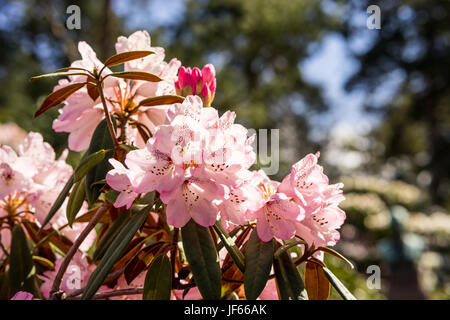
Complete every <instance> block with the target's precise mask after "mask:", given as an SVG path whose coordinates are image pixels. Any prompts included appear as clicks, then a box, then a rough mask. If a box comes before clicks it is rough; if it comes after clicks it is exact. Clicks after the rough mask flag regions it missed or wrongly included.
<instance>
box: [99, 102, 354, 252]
mask: <svg viewBox="0 0 450 320" xmlns="http://www.w3.org/2000/svg"><path fill="white" fill-rule="evenodd" d="M234 119H235V114H234V113H233V112H230V111H227V112H225V113H224V114H223V115H222V116H221V117H219V115H218V111H217V110H216V109H214V108H212V107H211V108H203V106H202V100H201V99H200V98H199V97H198V96H188V97H187V98H186V99H185V101H184V102H183V103H182V104H174V105H172V106H171V107H170V108H169V109H168V112H167V123H168V124H164V125H160V126H158V127H156V129H155V132H154V135H153V137H152V138H151V139H149V140H148V142H147V144H146V146H145V148H142V149H138V150H134V151H131V152H129V153H128V154H127V157H126V160H125V165H124V164H122V163H120V162H118V161H116V160H111V164H112V165H113V166H114V169H113V170H111V171H110V172H109V173H108V175H107V177H106V181H107V182H108V184H109V185H110V186H111V187H112V188H113V189H115V190H117V191H120V195H119V196H118V198H117V200H116V203H115V206H116V207H121V206H127V208H129V207H130V206H131V205H132V203H133V201H134V199H135V198H136V197H137V196H138V195H139V194H144V193H147V192H152V191H155V190H156V191H158V192H159V193H160V198H161V200H162V201H163V202H164V203H165V204H166V205H167V207H166V214H167V222H168V223H169V224H170V225H173V226H174V227H183V226H184V225H185V224H186V223H187V222H188V221H189V219H190V218H192V219H194V221H196V222H197V223H198V224H200V225H202V226H211V225H213V224H214V223H215V222H216V221H217V219H219V218H221V219H222V221H223V222H224V223H225V224H232V225H245V224H248V223H249V222H256V223H257V231H258V235H259V236H260V238H261V239H262V240H263V241H269V240H270V239H272V238H277V239H281V240H286V239H290V238H292V237H294V236H295V235H298V236H299V237H302V238H303V239H305V240H306V241H307V242H308V243H309V244H315V245H316V246H320V245H334V244H335V243H336V241H338V239H339V232H338V231H336V229H338V228H339V227H340V226H341V225H342V223H343V221H344V219H345V213H344V212H343V211H342V210H341V209H339V208H338V204H339V203H340V202H341V201H342V200H343V199H344V197H343V195H342V191H341V188H342V184H336V185H329V183H328V178H327V176H326V175H325V174H324V173H323V169H322V167H321V166H319V165H318V164H317V160H318V155H313V154H309V155H307V156H306V157H305V158H304V159H302V160H300V161H299V162H298V163H296V164H295V165H294V166H293V167H292V170H291V173H290V174H289V175H288V176H287V177H286V178H285V179H284V180H283V182H282V183H279V182H276V181H272V180H270V179H269V178H268V177H267V175H266V174H265V173H264V172H263V171H262V170H260V171H250V170H248V169H249V168H250V166H251V165H252V164H253V163H254V161H255V158H256V155H255V153H254V151H253V149H252V147H251V143H252V141H253V139H254V137H250V138H248V137H247V129H245V128H244V127H243V126H241V125H238V124H235V123H234Z"/></svg>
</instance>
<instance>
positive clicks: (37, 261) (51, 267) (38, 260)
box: [33, 256, 55, 269]
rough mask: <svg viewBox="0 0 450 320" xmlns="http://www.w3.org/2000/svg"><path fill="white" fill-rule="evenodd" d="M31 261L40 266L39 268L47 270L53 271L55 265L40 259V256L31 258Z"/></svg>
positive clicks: (47, 260) (42, 258) (45, 259)
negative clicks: (42, 267)
mask: <svg viewBox="0 0 450 320" xmlns="http://www.w3.org/2000/svg"><path fill="white" fill-rule="evenodd" d="M33 261H34V262H36V263H38V264H40V265H41V266H44V267H45V268H48V269H54V268H55V264H54V263H53V262H51V261H50V260H49V259H47V258H44V257H41V256H33Z"/></svg>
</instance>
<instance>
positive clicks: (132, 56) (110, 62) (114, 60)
mask: <svg viewBox="0 0 450 320" xmlns="http://www.w3.org/2000/svg"><path fill="white" fill-rule="evenodd" d="M154 53H155V52H154V51H144V50H139V51H127V52H122V53H118V54H115V55H113V56H111V57H109V58H108V59H107V60H106V62H105V66H107V67H112V66H117V65H119V64H122V63H125V62H127V61H131V60H136V59H140V58H143V57H146V56H148V55H150V54H154Z"/></svg>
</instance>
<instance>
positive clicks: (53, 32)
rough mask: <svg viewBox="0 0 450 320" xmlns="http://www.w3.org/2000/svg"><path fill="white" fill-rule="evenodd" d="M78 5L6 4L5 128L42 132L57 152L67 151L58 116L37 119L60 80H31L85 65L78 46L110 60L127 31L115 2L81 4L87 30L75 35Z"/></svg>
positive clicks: (0, 9)
mask: <svg viewBox="0 0 450 320" xmlns="http://www.w3.org/2000/svg"><path fill="white" fill-rule="evenodd" d="M72 4H73V1H69V0H67V1H66V0H53V1H35V0H6V1H1V2H0V47H1V48H2V50H0V61H1V63H0V122H8V121H13V122H16V123H18V124H19V125H20V126H21V127H22V128H24V129H26V130H27V131H30V130H32V131H39V132H41V133H42V134H43V135H44V139H45V140H46V141H48V142H49V143H51V144H52V145H53V146H54V147H55V148H56V150H57V151H61V150H62V148H65V147H67V142H66V140H67V138H66V134H64V133H58V134H57V133H55V132H54V131H53V130H52V129H51V124H52V121H53V119H54V118H55V117H56V116H57V114H58V113H57V110H52V111H51V112H49V113H47V114H45V115H43V116H42V117H39V118H38V119H33V114H34V112H35V111H36V109H37V107H38V103H39V102H41V101H42V99H43V98H44V97H45V95H47V94H48V93H49V92H50V91H51V90H52V88H53V86H54V85H55V80H54V79H49V80H41V81H38V82H35V83H33V84H30V82H29V81H28V80H29V78H30V77H31V76H33V75H37V74H41V73H44V72H51V71H53V70H55V69H58V68H61V67H64V66H68V65H69V64H70V62H72V61H74V60H77V59H79V58H80V56H79V54H78V50H77V46H76V44H77V43H78V41H81V40H84V41H87V42H88V43H89V44H90V45H92V46H93V48H94V50H95V51H96V52H97V53H98V56H99V58H101V59H102V58H103V59H105V58H106V57H107V56H109V55H110V54H111V53H112V51H113V46H114V42H115V38H116V37H117V36H118V35H119V34H121V25H122V24H121V22H120V21H118V20H117V18H116V17H115V16H114V14H113V12H112V10H111V8H110V7H111V3H110V0H104V1H88V0H81V1H77V3H76V4H77V5H78V6H79V7H80V8H81V29H79V30H77V29H74V30H69V29H67V28H66V19H67V18H68V17H69V16H70V14H67V13H66V10H67V7H68V6H70V5H72Z"/></svg>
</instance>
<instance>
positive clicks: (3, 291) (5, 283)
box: [0, 271, 9, 300]
mask: <svg viewBox="0 0 450 320" xmlns="http://www.w3.org/2000/svg"><path fill="white" fill-rule="evenodd" d="M8 299H9V274H8V271H5V272H0V300H8Z"/></svg>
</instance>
